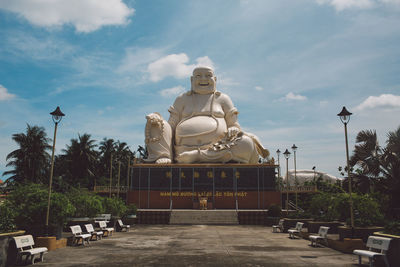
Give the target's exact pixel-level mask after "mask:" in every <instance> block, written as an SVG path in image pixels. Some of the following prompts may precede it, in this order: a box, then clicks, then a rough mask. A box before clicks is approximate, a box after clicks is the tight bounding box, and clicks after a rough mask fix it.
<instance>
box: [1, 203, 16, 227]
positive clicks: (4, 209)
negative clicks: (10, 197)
mask: <svg viewBox="0 0 400 267" xmlns="http://www.w3.org/2000/svg"><path fill="white" fill-rule="evenodd" d="M0 214H1V216H0V233H7V232H11V231H13V230H15V229H16V225H15V216H16V214H15V210H14V209H13V208H12V206H11V205H10V202H9V201H4V203H0Z"/></svg>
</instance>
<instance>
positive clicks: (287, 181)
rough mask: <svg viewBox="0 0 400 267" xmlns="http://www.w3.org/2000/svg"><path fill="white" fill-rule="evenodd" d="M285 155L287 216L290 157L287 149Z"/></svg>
mask: <svg viewBox="0 0 400 267" xmlns="http://www.w3.org/2000/svg"><path fill="white" fill-rule="evenodd" d="M283 155H284V156H285V159H286V205H285V206H286V214H287V215H288V214H289V157H290V152H289V151H288V150H287V149H286V150H285V152H283Z"/></svg>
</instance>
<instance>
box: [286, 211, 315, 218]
mask: <svg viewBox="0 0 400 267" xmlns="http://www.w3.org/2000/svg"><path fill="white" fill-rule="evenodd" d="M286 218H289V219H309V218H312V216H311V214H310V213H309V212H307V211H305V212H291V213H289V215H288V216H286Z"/></svg>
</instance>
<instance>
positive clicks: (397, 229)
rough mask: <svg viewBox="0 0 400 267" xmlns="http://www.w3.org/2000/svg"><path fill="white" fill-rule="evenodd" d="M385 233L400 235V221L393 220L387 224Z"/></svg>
mask: <svg viewBox="0 0 400 267" xmlns="http://www.w3.org/2000/svg"><path fill="white" fill-rule="evenodd" d="M384 233H385V234H389V235H399V236H400V222H396V221H391V222H388V223H387V224H386V225H385V230H384Z"/></svg>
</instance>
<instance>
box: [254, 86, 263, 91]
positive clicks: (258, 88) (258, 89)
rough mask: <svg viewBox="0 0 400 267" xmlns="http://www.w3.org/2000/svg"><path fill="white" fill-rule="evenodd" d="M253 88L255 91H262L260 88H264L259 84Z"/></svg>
mask: <svg viewBox="0 0 400 267" xmlns="http://www.w3.org/2000/svg"><path fill="white" fill-rule="evenodd" d="M254 89H256V90H257V91H262V90H264V88H262V87H261V86H256V87H254Z"/></svg>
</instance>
